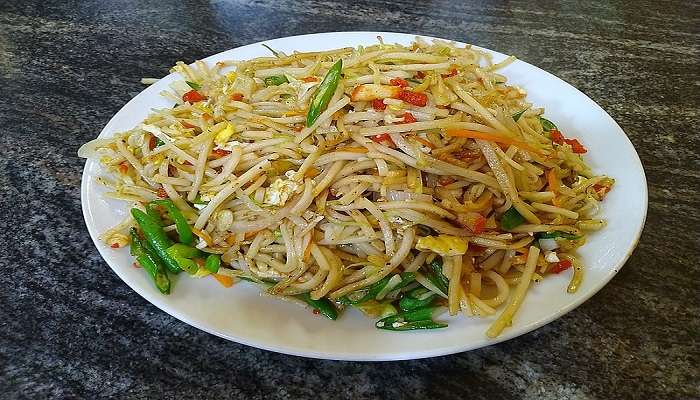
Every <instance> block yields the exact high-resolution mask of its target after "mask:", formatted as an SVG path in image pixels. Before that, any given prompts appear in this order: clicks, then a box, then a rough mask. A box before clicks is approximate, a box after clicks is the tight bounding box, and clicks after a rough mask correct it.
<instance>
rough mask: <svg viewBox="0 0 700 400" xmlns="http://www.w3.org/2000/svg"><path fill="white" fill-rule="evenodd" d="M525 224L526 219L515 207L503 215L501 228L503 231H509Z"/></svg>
mask: <svg viewBox="0 0 700 400" xmlns="http://www.w3.org/2000/svg"><path fill="white" fill-rule="evenodd" d="M524 222H525V217H523V216H522V215H520V213H519V212H518V210H516V209H515V207H511V208H509V209H508V211H506V212H505V213H503V215H502V216H501V228H503V230H506V231H509V230H511V229H513V228H515V227H516V226H518V225H522V224H523V223H524Z"/></svg>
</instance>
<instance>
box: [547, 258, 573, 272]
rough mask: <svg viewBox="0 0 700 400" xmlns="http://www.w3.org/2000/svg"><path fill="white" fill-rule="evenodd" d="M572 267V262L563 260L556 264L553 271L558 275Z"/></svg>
mask: <svg viewBox="0 0 700 400" xmlns="http://www.w3.org/2000/svg"><path fill="white" fill-rule="evenodd" d="M571 266H572V263H571V261H569V260H562V261H559V262H558V263H556V264H554V266H553V267H552V269H551V271H552V272H553V273H555V274H558V273H560V272H562V271H566V270H567V269H569V268H571Z"/></svg>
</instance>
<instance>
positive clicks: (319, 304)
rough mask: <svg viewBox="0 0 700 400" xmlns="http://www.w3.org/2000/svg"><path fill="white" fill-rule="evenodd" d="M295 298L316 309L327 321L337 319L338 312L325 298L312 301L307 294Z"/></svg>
mask: <svg viewBox="0 0 700 400" xmlns="http://www.w3.org/2000/svg"><path fill="white" fill-rule="evenodd" d="M295 297H296V298H298V299H299V300H301V301H303V302H305V303H306V304H308V305H310V306H311V307H313V308H315V309H317V310H318V311H319V312H320V313H321V314H323V316H325V317H326V318H328V319H333V320H335V319H337V318H338V310H336V308H335V306H334V305H333V303H331V302H330V301H328V300H327V299H325V298H320V299H318V300H314V299H312V298H311V295H310V294H309V293H302V294H299V295H296V296H295Z"/></svg>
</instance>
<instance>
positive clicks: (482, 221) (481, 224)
mask: <svg viewBox="0 0 700 400" xmlns="http://www.w3.org/2000/svg"><path fill="white" fill-rule="evenodd" d="M484 228H486V218H485V217H484V216H483V215H480V216H479V217H477V218H476V221H474V228H473V229H472V232H474V233H475V234H477V235H478V234H480V233H482V232H483V231H484Z"/></svg>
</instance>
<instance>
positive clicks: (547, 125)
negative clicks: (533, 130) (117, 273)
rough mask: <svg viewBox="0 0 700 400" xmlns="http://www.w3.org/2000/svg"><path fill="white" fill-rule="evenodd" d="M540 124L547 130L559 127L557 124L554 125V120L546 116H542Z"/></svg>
mask: <svg viewBox="0 0 700 400" xmlns="http://www.w3.org/2000/svg"><path fill="white" fill-rule="evenodd" d="M540 124H542V129H543V130H544V131H545V132H549V131H551V130H552V129H557V126H556V125H554V123H553V122H552V121H550V120H548V119H547V118H545V117H540Z"/></svg>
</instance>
